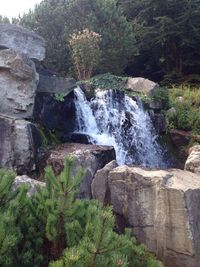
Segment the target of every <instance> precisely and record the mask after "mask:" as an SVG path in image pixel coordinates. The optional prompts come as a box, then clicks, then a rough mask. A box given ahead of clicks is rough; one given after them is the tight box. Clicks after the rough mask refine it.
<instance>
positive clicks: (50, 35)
mask: <svg viewBox="0 0 200 267" xmlns="http://www.w3.org/2000/svg"><path fill="white" fill-rule="evenodd" d="M15 23H20V24H21V25H22V26H24V27H27V28H30V29H32V30H34V31H36V32H37V33H38V34H40V35H41V36H43V37H44V38H45V40H46V48H47V55H46V59H45V64H46V66H47V67H48V68H51V69H52V70H55V71H57V72H59V73H67V72H68V73H69V71H70V65H71V57H70V53H69V40H70V35H71V34H73V33H74V31H79V30H80V31H82V30H83V29H85V28H88V29H89V30H92V31H94V32H97V33H98V34H100V35H101V36H102V42H101V46H100V49H101V51H102V54H101V62H100V64H99V66H98V72H101V73H103V72H113V73H115V74H119V73H123V71H124V68H125V67H126V65H127V63H128V62H129V60H130V58H131V57H132V56H133V55H134V54H135V52H136V46H135V36H134V33H133V28H132V24H131V23H129V22H128V21H127V20H126V18H125V16H124V14H123V11H122V9H121V8H120V7H118V6H117V2H116V0H72V1H71V0H68V1H64V0H58V1H54V0H44V1H42V2H41V3H40V4H39V5H37V6H36V7H35V10H34V11H30V12H29V13H28V14H25V15H24V16H23V17H22V18H18V20H15Z"/></svg>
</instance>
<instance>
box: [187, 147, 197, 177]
mask: <svg viewBox="0 0 200 267" xmlns="http://www.w3.org/2000/svg"><path fill="white" fill-rule="evenodd" d="M185 170H187V171H190V172H194V173H196V174H199V175H200V145H195V146H193V147H191V148H190V149H189V156H188V158H187V160H186V162H185Z"/></svg>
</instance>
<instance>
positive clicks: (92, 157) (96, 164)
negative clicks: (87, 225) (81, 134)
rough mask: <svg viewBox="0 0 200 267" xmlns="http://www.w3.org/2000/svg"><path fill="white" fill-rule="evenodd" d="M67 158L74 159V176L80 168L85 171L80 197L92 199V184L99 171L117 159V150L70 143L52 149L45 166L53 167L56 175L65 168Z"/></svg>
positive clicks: (44, 163)
mask: <svg viewBox="0 0 200 267" xmlns="http://www.w3.org/2000/svg"><path fill="white" fill-rule="evenodd" d="M66 156H73V157H74V164H73V171H72V173H73V174H76V173H77V171H78V168H79V167H82V168H83V169H84V170H85V175H84V177H83V179H82V182H81V185H80V191H79V192H80V197H86V198H90V197H91V183H92V180H93V178H94V175H95V173H96V172H97V170H99V169H101V168H103V167H104V166H105V165H106V164H107V163H108V162H110V161H111V160H114V159H115V150H114V148H113V147H109V146H97V145H85V144H75V143H68V144H63V145H59V146H57V147H55V148H53V149H51V150H50V151H49V153H48V156H47V158H46V160H45V162H43V163H42V164H43V166H46V165H51V166H52V167H53V170H54V172H55V174H56V175H58V174H59V173H60V172H61V171H62V170H63V167H64V160H65V158H66Z"/></svg>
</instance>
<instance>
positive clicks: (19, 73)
mask: <svg viewBox="0 0 200 267" xmlns="http://www.w3.org/2000/svg"><path fill="white" fill-rule="evenodd" d="M0 34H1V33H0ZM37 85H38V74H37V73H36V70H35V64H34V63H33V61H32V60H30V59H28V58H27V56H25V55H23V54H18V53H17V52H16V51H14V50H11V49H6V50H0V113H3V114H6V115H9V116H15V117H17V118H26V117H30V116H32V113H33V104H34V98H35V92H36V88H37Z"/></svg>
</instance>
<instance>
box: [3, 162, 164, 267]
mask: <svg viewBox="0 0 200 267" xmlns="http://www.w3.org/2000/svg"><path fill="white" fill-rule="evenodd" d="M72 162H73V160H72V159H71V158H68V159H66V164H65V167H64V170H63V172H62V173H61V174H60V175H59V176H57V177H56V176H55V175H54V173H53V170H52V168H51V167H47V168H46V172H45V181H46V186H45V187H44V188H41V187H37V189H36V193H35V194H34V195H33V196H32V197H29V198H28V197H27V196H26V193H27V188H25V187H24V186H22V187H20V188H18V189H17V190H14V189H13V187H12V184H13V180H14V176H15V175H14V174H13V173H10V172H4V171H3V172H2V171H1V172H0V206H1V210H0V219H1V220H0V265H1V266H5V267H13V266H16V267H32V266H34V267H41V266H42V267H46V266H51V267H61V266H62V267H64V266H65V267H71V266H73V267H79V266H80V267H103V266H110V267H112V266H113V267H114V266H120V267H162V264H161V263H160V262H158V261H157V260H155V259H154V258H153V257H152V256H151V255H149V253H148V252H147V251H146V249H145V248H144V247H143V246H138V245H136V241H135V239H133V238H132V237H131V235H130V232H127V233H126V234H125V235H118V234H117V233H116V232H114V230H113V228H114V226H115V223H114V221H115V220H114V216H113V214H112V209H111V208H109V207H106V208H105V207H103V206H102V204H100V203H98V202H97V201H94V200H82V199H77V196H76V195H77V190H78V187H77V185H79V183H80V180H81V177H82V175H83V170H81V169H80V171H79V172H78V173H77V175H75V176H72V175H71V169H72Z"/></svg>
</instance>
